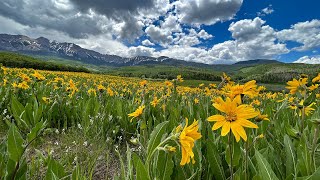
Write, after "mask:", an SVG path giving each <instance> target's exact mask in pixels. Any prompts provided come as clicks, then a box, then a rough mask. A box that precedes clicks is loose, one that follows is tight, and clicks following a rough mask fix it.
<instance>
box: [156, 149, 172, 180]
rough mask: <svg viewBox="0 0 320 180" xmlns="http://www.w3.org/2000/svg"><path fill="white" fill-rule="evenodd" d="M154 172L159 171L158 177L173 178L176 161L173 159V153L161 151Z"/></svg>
mask: <svg viewBox="0 0 320 180" xmlns="http://www.w3.org/2000/svg"><path fill="white" fill-rule="evenodd" d="M155 164H156V166H154V172H156V171H157V172H158V173H157V175H158V178H157V179H163V180H166V179H171V174H172V172H173V167H174V163H173V160H172V154H171V153H166V152H165V151H160V152H159V155H158V159H157V163H155Z"/></svg>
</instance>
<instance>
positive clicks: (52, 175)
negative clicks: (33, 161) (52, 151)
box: [45, 158, 66, 180]
mask: <svg viewBox="0 0 320 180" xmlns="http://www.w3.org/2000/svg"><path fill="white" fill-rule="evenodd" d="M65 175H66V174H65V172H64V167H63V166H62V165H61V164H60V163H59V162H57V161H56V160H54V159H52V158H51V159H50V161H49V164H48V170H47V173H46V177H45V179H46V180H51V179H60V178H63V177H64V176H65Z"/></svg>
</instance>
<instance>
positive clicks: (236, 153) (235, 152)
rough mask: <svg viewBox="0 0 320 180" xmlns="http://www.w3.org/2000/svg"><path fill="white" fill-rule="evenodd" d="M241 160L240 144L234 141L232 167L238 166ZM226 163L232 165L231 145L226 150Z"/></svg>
mask: <svg viewBox="0 0 320 180" xmlns="http://www.w3.org/2000/svg"><path fill="white" fill-rule="evenodd" d="M240 158H241V149H240V144H239V143H237V142H235V141H233V144H232V166H238V165H239V162H240ZM226 161H227V163H228V164H229V165H230V164H231V157H230V148H229V145H228V146H227V149H226Z"/></svg>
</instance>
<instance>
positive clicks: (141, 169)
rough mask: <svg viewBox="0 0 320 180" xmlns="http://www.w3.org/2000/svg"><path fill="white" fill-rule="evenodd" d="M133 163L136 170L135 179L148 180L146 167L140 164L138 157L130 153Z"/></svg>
mask: <svg viewBox="0 0 320 180" xmlns="http://www.w3.org/2000/svg"><path fill="white" fill-rule="evenodd" d="M132 158H133V163H134V166H135V168H136V173H137V174H136V178H137V180H148V179H150V178H149V175H148V171H147V168H146V166H145V165H144V164H143V163H142V161H141V159H140V158H139V156H138V155H137V154H135V153H132Z"/></svg>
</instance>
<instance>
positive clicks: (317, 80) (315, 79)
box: [312, 73, 320, 83]
mask: <svg viewBox="0 0 320 180" xmlns="http://www.w3.org/2000/svg"><path fill="white" fill-rule="evenodd" d="M312 82H313V83H317V82H320V73H318V75H317V76H316V77H315V78H313V79H312Z"/></svg>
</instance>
